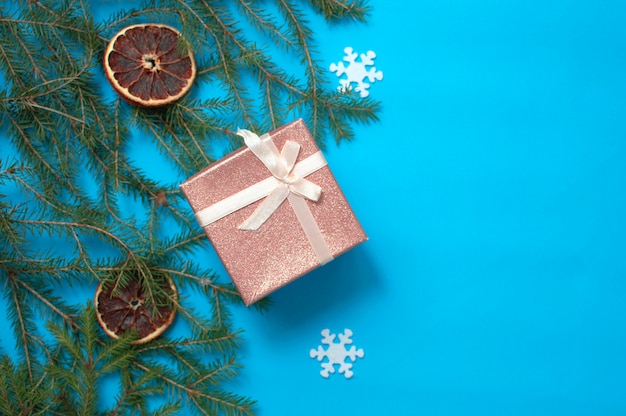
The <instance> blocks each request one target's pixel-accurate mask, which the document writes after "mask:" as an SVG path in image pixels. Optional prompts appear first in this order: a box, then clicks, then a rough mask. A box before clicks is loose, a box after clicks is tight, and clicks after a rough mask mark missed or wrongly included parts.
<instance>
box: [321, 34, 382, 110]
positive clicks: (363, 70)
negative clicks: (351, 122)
mask: <svg viewBox="0 0 626 416" xmlns="http://www.w3.org/2000/svg"><path fill="white" fill-rule="evenodd" d="M343 51H344V52H345V53H346V56H344V57H343V60H344V61H346V62H348V63H349V65H348V66H345V65H344V64H343V62H339V63H338V64H330V70H331V72H336V73H337V76H338V77H340V76H342V75H343V74H346V75H347V76H348V78H346V79H340V80H339V83H340V84H341V85H340V86H339V87H337V90H339V91H342V92H345V91H348V90H351V89H352V83H356V84H357V86H356V88H355V89H354V90H355V91H356V92H358V93H360V94H361V97H363V98H365V97H367V96H368V95H370V92H369V90H368V88H369V87H370V84H368V83H367V82H365V79H367V80H369V82H374V81H376V80H378V81H380V80H382V79H383V73H382V71H377V70H376V67H374V66H373V65H374V58H376V54H375V53H374V52H373V51H367V53H362V54H361V61H360V62H357V61H356V59H357V56H358V54H357V53H356V52H353V50H352V48H351V47H349V46H348V47H347V48H345V49H344V50H343ZM367 67H370V68H369V69H368V68H367Z"/></svg>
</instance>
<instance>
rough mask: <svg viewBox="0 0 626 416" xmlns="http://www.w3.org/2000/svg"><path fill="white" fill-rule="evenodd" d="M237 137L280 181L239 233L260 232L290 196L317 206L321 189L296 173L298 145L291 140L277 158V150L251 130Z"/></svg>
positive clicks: (242, 131) (241, 226)
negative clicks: (299, 197) (247, 231)
mask: <svg viewBox="0 0 626 416" xmlns="http://www.w3.org/2000/svg"><path fill="white" fill-rule="evenodd" d="M237 134H238V135H239V136H241V137H243V140H244V142H245V144H246V146H248V148H249V149H250V150H251V151H252V153H254V154H255V155H256V157H257V158H258V159H259V160H260V161H261V162H263V164H264V165H265V167H267V169H268V170H269V171H270V172H271V174H272V175H273V177H274V178H276V179H277V181H276V183H275V187H274V190H273V191H271V192H270V194H269V195H268V196H267V198H265V200H264V201H263V202H262V203H261V205H259V206H258V207H257V209H256V210H255V211H254V212H253V213H252V215H250V217H249V218H248V219H247V220H246V221H244V222H243V223H242V224H241V225H240V226H239V227H238V228H239V229H240V230H257V229H258V228H259V227H260V226H261V225H263V223H264V222H265V221H267V219H268V218H269V217H270V216H271V215H272V214H273V213H274V212H275V211H276V210H277V209H278V207H279V206H280V204H282V203H283V201H284V200H285V199H287V197H288V196H289V194H290V193H294V194H296V195H298V196H301V197H304V198H306V199H309V200H311V201H315V202H317V200H318V199H319V198H320V195H321V194H322V188H321V187H320V186H319V185H316V184H314V183H313V182H310V181H308V180H306V179H304V178H303V177H302V176H301V175H298V174H297V172H294V167H295V165H296V159H297V158H298V153H300V145H299V144H298V143H296V142H293V141H291V140H288V141H286V142H285V145H284V146H283V149H282V150H281V152H280V154H278V152H277V150H276V148H275V147H274V146H269V145H268V144H267V143H266V142H264V141H263V140H261V138H260V137H259V136H257V135H256V134H254V133H253V132H251V131H249V130H239V131H237Z"/></svg>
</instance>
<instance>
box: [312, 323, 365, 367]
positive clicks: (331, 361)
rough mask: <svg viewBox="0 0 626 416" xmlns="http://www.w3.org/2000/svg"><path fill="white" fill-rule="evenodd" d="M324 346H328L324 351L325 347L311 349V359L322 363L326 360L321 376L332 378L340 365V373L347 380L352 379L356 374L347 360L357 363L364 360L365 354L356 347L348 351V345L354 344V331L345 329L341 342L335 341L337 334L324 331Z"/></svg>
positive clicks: (341, 335) (340, 335)
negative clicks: (358, 360) (352, 337)
mask: <svg viewBox="0 0 626 416" xmlns="http://www.w3.org/2000/svg"><path fill="white" fill-rule="evenodd" d="M322 336H323V337H324V338H322V344H325V345H327V348H326V349H324V346H323V345H319V346H318V347H317V349H316V350H314V349H311V351H310V353H309V355H310V356H311V358H317V361H322V360H324V359H325V358H327V359H328V361H327V362H323V363H322V371H320V375H321V376H322V377H324V378H328V377H330V374H331V373H334V372H335V367H334V366H335V364H339V373H340V374H343V375H344V376H345V377H346V378H351V377H352V376H353V375H354V373H353V372H352V363H349V362H346V359H347V358H350V360H352V362H354V361H356V358H357V357H359V358H363V357H364V356H365V353H364V352H363V349H362V348H359V349H358V350H357V349H356V347H355V346H352V347H350V349H348V348H347V347H346V345H348V344H352V339H351V338H350V337H351V336H352V331H350V330H349V329H345V330H344V331H343V334H341V333H340V334H339V342H334V341H335V337H336V335H335V334H331V333H330V329H324V330H323V331H322Z"/></svg>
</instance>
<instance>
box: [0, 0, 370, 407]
mask: <svg viewBox="0 0 626 416" xmlns="http://www.w3.org/2000/svg"><path fill="white" fill-rule="evenodd" d="M315 12H319V13H321V14H323V16H324V18H325V19H326V20H327V21H329V22H339V21H345V20H356V21H364V20H365V19H366V18H367V16H368V13H369V6H368V5H367V4H366V1H364V0H310V2H309V3H308V4H307V3H306V2H303V1H297V0H277V1H276V3H275V9H273V11H271V12H270V11H266V8H265V4H264V3H263V2H261V1H244V0H237V1H235V2H233V3H232V4H231V5H227V4H226V3H224V2H215V1H211V0H147V1H145V2H144V3H143V4H141V6H140V7H137V8H134V9H126V10H122V11H120V12H117V13H114V14H112V15H111V16H110V17H108V18H107V19H105V20H104V21H96V20H94V18H93V16H92V15H91V6H90V4H89V2H87V1H86V0H67V1H64V2H55V1H52V0H20V1H16V2H13V3H10V4H7V3H6V2H4V3H2V4H0V78H1V79H2V82H0V149H1V150H2V152H1V153H0V235H1V236H2V238H0V283H1V285H2V286H1V287H2V291H3V298H4V300H5V303H6V305H7V309H8V312H7V316H8V320H9V322H10V325H11V327H12V329H13V341H14V342H15V344H16V347H15V348H16V350H17V351H18V355H17V356H16V357H12V358H10V357H9V355H8V354H7V353H6V352H4V354H2V355H1V356H0V413H2V414H16V413H18V414H29V415H30V414H46V415H48V414H51V415H67V414H84V415H92V414H109V415H122V414H148V413H149V411H150V412H152V414H162V415H168V414H176V413H177V412H181V413H184V414H187V413H189V412H193V413H195V414H210V415H218V414H220V415H221V414H223V415H252V414H254V409H255V407H254V406H255V403H254V401H253V400H251V399H249V398H247V397H244V396H240V395H238V394H233V393H230V392H227V391H224V390H223V387H222V386H223V385H224V383H225V382H226V381H228V380H230V379H232V378H233V377H235V376H236V375H237V372H238V371H239V368H240V365H239V363H238V362H237V355H236V352H237V350H238V348H239V345H240V343H241V331H240V330H239V329H237V328H233V325H232V323H231V319H230V317H231V313H232V308H233V306H234V305H241V304H242V302H241V299H240V298H239V296H238V294H237V292H236V290H235V288H234V286H233V285H232V284H230V283H224V281H223V279H222V278H220V277H219V276H216V274H215V273H214V272H212V271H211V270H209V269H207V268H206V267H205V266H202V262H201V261H200V260H198V258H197V254H198V250H199V249H204V248H205V247H206V244H207V243H206V238H205V236H204V233H203V232H202V230H201V229H199V227H198V226H197V225H196V223H195V221H194V218H193V215H192V212H191V210H190V209H189V207H188V206H187V204H186V202H185V201H184V198H183V196H182V194H181V192H180V191H179V190H178V183H180V182H181V181H182V180H184V179H186V177H188V176H189V175H191V174H193V173H195V172H197V171H198V170H200V169H202V168H203V167H205V166H206V165H208V164H209V163H211V162H212V161H214V160H215V159H217V158H219V157H220V155H219V154H216V152H215V150H214V146H213V144H214V143H215V142H219V141H221V140H223V139H224V138H226V139H227V140H229V141H230V142H231V143H232V147H237V146H239V145H240V144H241V143H240V141H239V140H240V139H239V138H238V137H237V136H236V135H234V134H233V131H234V130H235V129H236V128H237V127H246V128H250V129H253V130H256V131H258V132H265V131H268V130H271V129H273V128H276V127H278V126H279V125H281V124H283V123H284V122H286V121H288V120H289V119H293V118H295V117H303V118H304V119H305V120H306V121H307V123H308V124H309V126H310V128H311V131H312V133H313V135H314V138H315V140H316V141H317V142H318V144H319V145H320V146H321V147H323V146H324V145H325V144H326V142H327V141H328V140H329V139H331V138H332V139H334V140H335V141H337V142H338V141H341V140H350V139H352V138H353V136H354V133H353V126H354V124H355V123H369V122H372V121H375V120H377V113H378V111H379V103H377V102H375V101H373V100H371V99H368V100H363V99H360V98H358V97H357V96H355V95H354V94H351V93H346V94H341V93H338V92H336V91H335V88H334V87H331V86H329V85H328V84H327V80H326V79H325V75H324V74H325V72H326V71H325V70H324V69H323V68H322V65H321V64H320V62H319V60H318V58H317V52H316V50H315V48H314V45H315V39H314V32H313V30H312V28H311V27H310V24H309V23H308V22H307V15H308V14H310V13H315ZM150 21H152V22H163V23H168V24H171V25H173V26H175V27H177V28H179V29H180V30H181V32H182V34H183V36H184V37H185V38H186V39H187V41H188V44H185V45H182V46H183V47H191V48H192V49H193V51H194V53H195V55H196V57H197V61H198V77H197V80H196V83H197V85H196V86H195V87H194V88H193V89H192V91H191V92H190V94H188V95H187V96H186V97H184V98H183V99H182V100H180V101H179V102H177V103H175V104H173V105H170V106H168V107H167V108H164V109H158V110H147V109H140V108H134V107H131V106H129V105H128V104H127V103H126V102H124V101H122V100H120V99H119V98H116V96H115V95H112V94H113V92H112V90H111V89H110V87H109V86H108V84H106V83H103V82H102V81H101V80H103V79H104V76H103V69H102V62H101V60H102V55H103V52H104V49H105V46H106V44H107V42H108V39H110V38H111V37H112V36H113V35H114V34H115V33H117V32H118V31H119V30H120V29H122V28H124V27H125V26H127V25H130V24H133V23H140V22H150ZM241 21H246V22H247V23H249V25H246V29H244V25H242V24H240V22H241ZM259 39H261V40H260V41H259ZM272 51H280V53H282V54H287V55H288V56H289V57H290V58H291V60H292V61H293V62H294V63H296V64H297V63H299V68H298V69H296V70H295V72H296V73H302V74H304V75H303V76H296V75H294V73H293V72H294V71H292V68H282V67H281V66H280V65H279V64H278V63H277V62H276V60H275V59H274V57H273V55H272ZM201 91H202V94H201V93H200V92H201ZM205 95H206V96H205ZM138 137H142V138H144V140H142V145H144V146H149V147H152V148H153V149H156V150H158V151H160V152H161V154H162V156H163V160H164V161H163V162H159V163H163V164H164V169H163V170H167V171H171V172H172V174H171V175H170V177H169V178H168V179H167V180H165V179H164V178H160V177H156V178H154V177H151V176H150V174H149V173H147V172H146V170H145V167H143V166H141V165H139V164H138V161H136V160H133V159H132V158H131V157H130V156H129V155H128V153H127V152H128V150H129V149H130V148H132V146H133V144H135V143H136V141H137V139H138ZM145 138H147V141H146V140H145ZM168 181H173V182H174V183H172V182H168ZM129 201H130V205H132V206H133V207H134V208H133V209H129V208H128V206H129ZM162 223H167V224H168V225H167V227H165V226H162ZM133 278H139V279H140V280H141V282H142V287H143V289H144V290H145V292H146V293H148V302H152V303H153V304H154V305H164V304H166V305H169V306H170V307H172V308H175V309H176V310H177V315H176V316H177V321H176V323H175V324H174V325H175V326H177V325H179V323H180V324H182V325H183V326H184V327H185V328H184V331H183V332H185V331H186V335H184V336H177V337H172V336H168V335H167V333H166V334H165V335H164V336H162V337H160V338H158V339H156V340H153V341H151V342H150V343H148V344H145V345H132V344H131V343H132V341H133V339H134V334H132V333H131V334H126V335H124V336H122V337H120V338H119V339H117V340H113V339H110V338H108V337H106V335H104V334H103V332H102V331H101V330H100V329H99V328H98V325H97V323H96V320H95V316H94V314H95V311H94V306H93V305H92V304H91V302H90V301H87V302H81V306H80V307H77V306H75V305H73V304H72V302H71V301H68V300H67V299H66V296H65V295H66V294H67V293H69V291H70V290H72V289H71V288H72V287H74V286H80V287H81V288H82V287H85V286H87V287H88V288H92V289H93V290H95V287H96V285H98V284H100V283H101V284H102V285H105V286H107V287H111V288H112V289H113V291H114V292H115V291H117V290H119V288H120V287H123V286H124V285H125V284H127V283H128V282H129V280H130V279H133ZM163 279H171V281H173V282H174V283H175V284H176V285H177V287H178V290H179V297H174V296H171V295H169V294H167V293H165V292H164V289H163V287H162V286H161V285H160V283H162V282H163ZM191 294H196V295H197V296H198V297H200V298H202V299H203V307H202V309H201V310H200V309H199V308H198V307H197V305H194V303H193V302H192V301H191V299H193V298H192V297H191V296H190V295H191ZM85 303H86V306H84V304H85ZM268 305H269V301H268V300H264V301H261V302H259V303H257V304H256V305H255V307H256V308H257V309H258V310H260V311H263V310H265V309H266V308H267V307H268ZM40 316H43V317H45V318H44V319H45V321H46V322H47V325H46V327H45V328H42V327H41V325H39V323H40V322H41V321H40V318H39V317H40ZM4 341H6V340H4ZM4 341H3V342H4ZM3 345H4V344H3ZM110 374H117V375H118V376H119V377H120V380H121V381H120V387H119V391H118V394H117V396H116V397H115V399H114V400H111V401H110V402H109V403H104V402H102V401H101V400H99V396H100V395H99V388H100V384H99V383H100V382H101V380H102V379H103V377H107V375H110ZM152 397H158V398H161V399H162V400H164V401H163V404H162V405H161V406H160V407H158V408H156V409H155V408H153V407H154V406H151V405H150V398H152Z"/></svg>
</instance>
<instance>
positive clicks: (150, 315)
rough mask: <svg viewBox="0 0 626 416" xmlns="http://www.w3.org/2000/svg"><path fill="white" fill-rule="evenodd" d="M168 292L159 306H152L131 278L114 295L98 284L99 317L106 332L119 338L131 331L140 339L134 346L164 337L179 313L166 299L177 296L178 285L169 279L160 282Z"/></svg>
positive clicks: (97, 314)
mask: <svg viewBox="0 0 626 416" xmlns="http://www.w3.org/2000/svg"><path fill="white" fill-rule="evenodd" d="M160 287H161V289H162V290H163V291H164V292H165V293H163V294H162V295H161V296H159V297H160V298H163V302H157V303H160V305H153V304H151V302H149V300H148V296H147V294H146V293H145V291H144V288H143V287H142V285H141V282H140V281H139V278H136V279H132V280H130V282H129V283H128V284H127V285H126V286H124V287H120V288H118V290H116V291H115V292H116V293H113V290H112V287H111V288H105V287H104V286H103V285H102V283H100V284H99V285H98V288H97V289H96V296H95V300H94V303H95V306H96V317H97V318H98V322H99V323H100V326H102V329H104V332H106V333H107V334H108V335H109V336H110V337H112V338H117V337H118V336H120V335H121V334H123V333H124V332H126V331H129V330H131V329H135V330H136V331H137V335H138V337H139V338H138V339H137V340H135V341H133V344H144V343H146V342H148V341H151V340H153V339H154V338H156V337H158V336H159V335H161V334H162V333H163V332H164V331H165V330H166V329H167V327H169V326H170V324H171V323H172V321H173V320H174V315H175V314H176V310H175V309H174V308H173V307H171V306H169V305H171V302H167V300H166V299H165V297H168V296H169V297H172V298H175V297H176V296H177V293H178V292H177V290H176V286H174V284H173V283H172V282H170V281H169V279H163V280H162V282H161V283H160Z"/></svg>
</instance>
